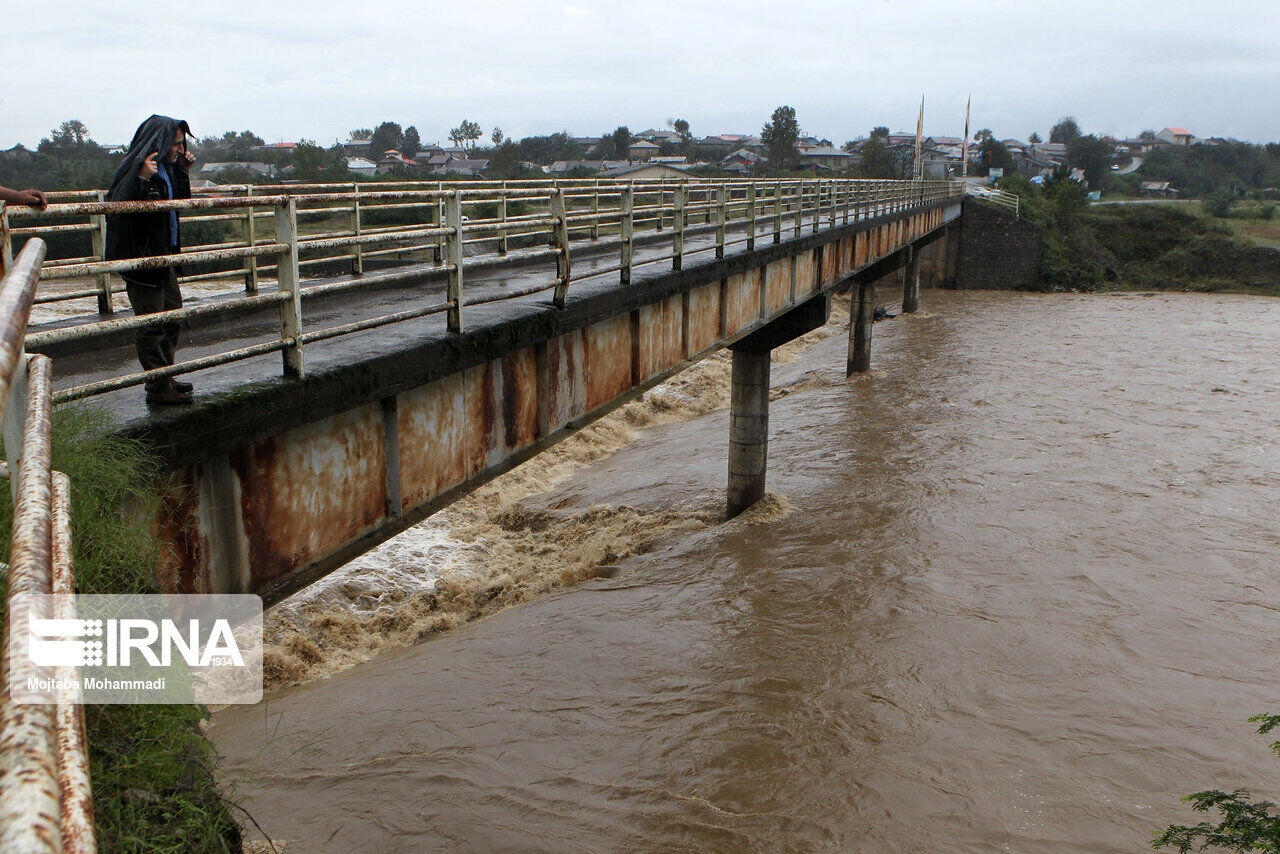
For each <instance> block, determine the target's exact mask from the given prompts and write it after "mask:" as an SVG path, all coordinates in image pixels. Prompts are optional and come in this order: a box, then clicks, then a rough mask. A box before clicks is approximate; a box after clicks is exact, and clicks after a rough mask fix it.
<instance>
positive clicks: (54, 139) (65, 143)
mask: <svg viewBox="0 0 1280 854" xmlns="http://www.w3.org/2000/svg"><path fill="white" fill-rule="evenodd" d="M37 150H38V151H39V152H40V153H41V154H52V155H54V156H57V157H64V158H66V157H71V158H84V157H91V156H93V155H95V154H98V153H100V151H99V148H98V144H97V143H96V142H94V141H93V140H92V139H90V138H89V128H87V127H85V124H84V122H82V121H80V120H79V119H68V120H67V121H65V122H63V123H62V124H60V125H58V126H57V127H56V128H54V129H53V130H51V131H50V132H49V135H48V136H47V137H45V138H44V139H42V140H40V145H39V147H38V148H37Z"/></svg>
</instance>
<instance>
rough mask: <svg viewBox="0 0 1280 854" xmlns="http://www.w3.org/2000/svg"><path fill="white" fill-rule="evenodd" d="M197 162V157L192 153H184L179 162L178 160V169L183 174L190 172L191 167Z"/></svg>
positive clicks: (179, 157) (180, 155)
mask: <svg viewBox="0 0 1280 854" xmlns="http://www.w3.org/2000/svg"><path fill="white" fill-rule="evenodd" d="M195 162H196V156H195V155H194V154H192V153H191V152H190V151H183V152H182V153H181V154H179V155H178V160H177V164H178V168H180V169H181V170H182V171H183V172H186V171H188V170H189V169H190V168H191V165H192V164H193V163H195Z"/></svg>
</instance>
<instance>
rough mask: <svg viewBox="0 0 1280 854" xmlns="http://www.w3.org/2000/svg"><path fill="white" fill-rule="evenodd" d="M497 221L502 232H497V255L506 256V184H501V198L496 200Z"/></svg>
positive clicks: (504, 182)
mask: <svg viewBox="0 0 1280 854" xmlns="http://www.w3.org/2000/svg"><path fill="white" fill-rule="evenodd" d="M498 220H499V221H500V222H501V223H502V231H499V232H498V254H499V255H506V254H507V182H506V181H503V182H502V198H500V199H499V200H498Z"/></svg>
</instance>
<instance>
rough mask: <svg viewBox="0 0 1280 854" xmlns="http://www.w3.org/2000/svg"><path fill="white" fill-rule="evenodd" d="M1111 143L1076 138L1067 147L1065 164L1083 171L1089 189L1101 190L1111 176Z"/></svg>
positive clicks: (1094, 139) (1091, 138) (1089, 137)
mask: <svg viewBox="0 0 1280 854" xmlns="http://www.w3.org/2000/svg"><path fill="white" fill-rule="evenodd" d="M1111 155H1112V148H1111V143H1109V142H1107V141H1106V140H1104V139H1098V138H1097V137H1096V136H1093V135H1089V136H1078V137H1076V138H1075V139H1073V140H1072V141H1071V142H1070V143H1069V144H1068V145H1067V163H1069V164H1071V167H1072V168H1073V169H1083V170H1084V180H1085V183H1087V184H1088V185H1089V188H1090V189H1093V190H1101V189H1103V184H1104V183H1105V182H1106V180H1107V178H1108V177H1109V176H1110V175H1111Z"/></svg>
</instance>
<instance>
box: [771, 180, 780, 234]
mask: <svg viewBox="0 0 1280 854" xmlns="http://www.w3.org/2000/svg"><path fill="white" fill-rule="evenodd" d="M773 242H774V243H781V242H782V182H781V181H774V182H773Z"/></svg>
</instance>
